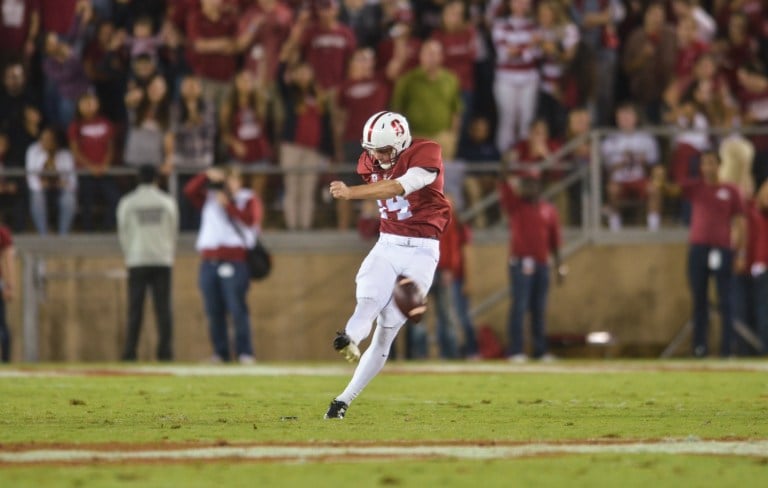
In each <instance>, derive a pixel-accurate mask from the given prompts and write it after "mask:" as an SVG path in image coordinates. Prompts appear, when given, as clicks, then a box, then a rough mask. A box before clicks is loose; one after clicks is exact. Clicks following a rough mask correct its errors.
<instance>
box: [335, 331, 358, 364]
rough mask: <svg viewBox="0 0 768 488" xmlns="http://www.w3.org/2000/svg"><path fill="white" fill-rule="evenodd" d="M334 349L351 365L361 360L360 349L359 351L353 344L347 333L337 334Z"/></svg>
mask: <svg viewBox="0 0 768 488" xmlns="http://www.w3.org/2000/svg"><path fill="white" fill-rule="evenodd" d="M333 348H334V349H336V350H337V351H339V354H341V355H342V356H344V359H346V360H347V361H349V362H350V363H356V362H358V361H359V360H360V349H358V347H357V344H355V343H354V342H352V339H350V338H349V336H348V335H347V333H346V332H336V337H335V338H334V339H333Z"/></svg>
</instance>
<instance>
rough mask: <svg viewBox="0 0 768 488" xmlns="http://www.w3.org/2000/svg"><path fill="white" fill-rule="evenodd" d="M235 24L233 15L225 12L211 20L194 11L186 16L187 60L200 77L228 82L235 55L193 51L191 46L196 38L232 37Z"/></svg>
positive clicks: (233, 73)
mask: <svg viewBox="0 0 768 488" xmlns="http://www.w3.org/2000/svg"><path fill="white" fill-rule="evenodd" d="M236 29H237V24H236V22H235V19H234V17H231V16H229V15H226V14H222V16H221V17H220V18H219V20H217V21H213V20H211V19H209V18H208V17H206V16H205V14H203V13H202V12H194V13H192V14H190V15H189V17H188V18H187V41H188V46H189V47H187V60H188V61H189V64H190V65H191V67H192V71H194V72H195V74H196V75H198V76H200V77H201V78H208V79H211V80H216V81H226V82H230V81H231V80H232V78H233V77H234V76H235V70H236V68H237V65H236V59H235V56H234V55H232V54H220V53H210V54H201V53H198V52H195V50H194V48H193V46H194V44H195V41H197V40H198V39H215V38H218V37H229V38H234V35H235V33H236Z"/></svg>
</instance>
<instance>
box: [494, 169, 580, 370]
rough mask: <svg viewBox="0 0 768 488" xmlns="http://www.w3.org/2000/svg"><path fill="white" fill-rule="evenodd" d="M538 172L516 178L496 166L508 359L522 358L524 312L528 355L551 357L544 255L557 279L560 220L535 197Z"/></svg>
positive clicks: (561, 269)
mask: <svg viewBox="0 0 768 488" xmlns="http://www.w3.org/2000/svg"><path fill="white" fill-rule="evenodd" d="M540 188H541V183H540V181H539V173H538V172H537V171H536V170H529V171H526V172H525V173H523V174H522V175H520V177H519V178H518V177H514V178H509V179H508V178H507V172H506V170H505V169H504V166H502V181H501V182H500V183H499V191H500V197H501V208H502V210H503V211H504V213H505V214H506V215H507V220H508V225H509V233H510V247H509V251H510V252H509V280H510V285H511V286H510V291H511V294H512V307H511V309H510V313H509V321H508V324H507V327H508V338H509V351H508V355H509V359H510V361H514V362H525V361H526V360H527V359H528V356H527V355H526V353H525V350H526V348H525V345H524V342H523V336H524V332H523V330H524V329H523V326H524V323H525V316H526V313H527V312H530V315H531V331H532V339H533V340H532V342H533V344H532V345H533V357H534V358H537V359H542V360H551V359H552V356H551V355H550V354H549V353H548V352H547V335H546V325H545V318H546V309H547V294H548V292H549V271H550V268H549V255H550V253H551V254H552V256H553V257H554V265H555V269H556V270H557V276H558V283H559V282H560V281H561V280H562V278H563V277H564V276H565V268H564V267H562V266H561V265H560V245H561V237H560V222H559V217H558V214H557V209H555V207H554V205H552V204H550V203H548V202H545V201H544V200H542V199H541V198H540Z"/></svg>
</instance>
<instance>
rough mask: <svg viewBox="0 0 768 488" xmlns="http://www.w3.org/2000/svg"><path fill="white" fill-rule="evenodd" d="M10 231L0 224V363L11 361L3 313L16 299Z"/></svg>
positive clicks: (14, 268) (7, 332)
mask: <svg viewBox="0 0 768 488" xmlns="http://www.w3.org/2000/svg"><path fill="white" fill-rule="evenodd" d="M14 254H15V251H14V247H13V237H12V236H11V230H10V229H9V228H8V227H6V226H5V225H3V224H2V222H0V361H2V362H4V363H8V362H10V361H11V332H10V330H8V322H7V318H6V313H5V305H6V303H10V302H12V301H13V299H14V298H15V297H16V264H15V263H14V257H15V256H14Z"/></svg>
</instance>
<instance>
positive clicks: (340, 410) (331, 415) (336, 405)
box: [325, 400, 349, 419]
mask: <svg viewBox="0 0 768 488" xmlns="http://www.w3.org/2000/svg"><path fill="white" fill-rule="evenodd" d="M348 408H349V405H347V404H346V403H344V402H342V401H339V400H333V401H332V402H331V405H330V406H329V407H328V411H327V412H325V418H327V419H343V418H344V415H345V414H346V413H347V409H348Z"/></svg>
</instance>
